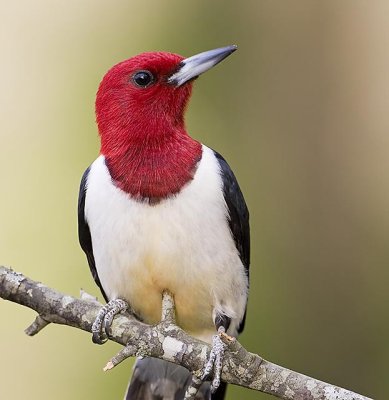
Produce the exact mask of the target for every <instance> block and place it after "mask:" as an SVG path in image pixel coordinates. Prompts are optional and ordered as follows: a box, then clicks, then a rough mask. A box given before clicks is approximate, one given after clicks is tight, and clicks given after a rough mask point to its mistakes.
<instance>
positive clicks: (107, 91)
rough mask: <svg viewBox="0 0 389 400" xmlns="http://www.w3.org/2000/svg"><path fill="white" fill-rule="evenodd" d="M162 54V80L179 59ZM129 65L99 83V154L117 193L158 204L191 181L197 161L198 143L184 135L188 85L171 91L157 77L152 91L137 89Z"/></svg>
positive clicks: (117, 67)
mask: <svg viewBox="0 0 389 400" xmlns="http://www.w3.org/2000/svg"><path fill="white" fill-rule="evenodd" d="M150 54H151V55H150ZM150 54H149V55H148V54H147V53H146V56H147V57H148V58H147V59H146V61H147V62H149V64H150V63H151V61H154V58H155V55H154V53H150ZM165 54H167V55H166V61H165V58H164V59H163V60H162V61H163V62H165V64H166V65H165V64H163V63H162V61H161V55H158V57H159V59H158V60H159V70H158V71H157V72H160V75H161V74H162V73H163V74H165V75H166V74H167V73H168V72H171V69H172V68H174V67H175V66H176V65H177V63H178V62H179V61H180V60H181V59H182V58H181V57H179V56H176V55H172V54H170V53H163V54H162V55H163V56H164V55H165ZM146 56H142V57H144V58H145V57H146ZM153 57H154V58H153ZM149 60H151V61H149ZM146 61H144V62H143V64H142V65H141V67H142V68H141V69H146V68H147V69H149V70H153V69H152V68H153V64H150V65H151V66H150V65H148V64H147V63H146V65H144V64H145V62H146ZM173 61H174V63H173ZM133 62H134V61H133V60H132V59H130V60H127V61H125V62H123V63H121V64H118V65H117V66H115V67H113V68H112V70H110V71H109V72H108V73H107V75H106V76H105V77H104V79H103V81H102V82H101V84H100V87H99V91H98V93H97V98H96V116H97V123H98V127H99V132H100V136H101V154H102V155H104V157H105V160H106V164H107V167H108V169H109V172H110V174H111V176H112V179H113V182H114V183H115V184H116V185H117V186H118V187H119V188H120V189H122V190H123V191H125V192H126V193H128V194H130V195H131V196H132V197H134V198H137V199H142V200H143V199H144V200H149V201H158V200H160V199H162V198H166V197H169V196H171V195H174V194H176V193H178V192H179V191H180V190H181V189H182V187H183V186H185V184H186V183H188V182H189V181H190V180H191V179H192V178H193V176H194V173H195V171H196V167H197V164H198V162H199V160H200V159H201V153H202V149H201V144H200V143H199V142H197V141H195V140H194V139H192V138H191V137H190V136H189V135H188V134H187V133H186V130H185V125H184V117H183V115H184V111H185V108H186V104H187V102H188V100H189V97H190V94H191V89H192V84H191V83H188V84H187V85H183V86H182V87H172V86H171V85H168V84H166V82H165V81H164V80H163V79H162V78H161V80H160V81H158V82H157V83H156V84H155V85H153V86H152V87H150V88H147V89H139V88H136V87H134V86H133V85H132V84H131V83H129V79H130V78H129V76H131V74H132V73H133V71H134V70H136V69H139V67H138V66H137V65H136V66H133V65H132V64H131V63H133ZM137 62H138V64H139V60H137ZM154 64H155V61H154ZM161 71H162V72H161ZM153 72H154V73H155V75H156V76H158V74H157V72H155V71H153Z"/></svg>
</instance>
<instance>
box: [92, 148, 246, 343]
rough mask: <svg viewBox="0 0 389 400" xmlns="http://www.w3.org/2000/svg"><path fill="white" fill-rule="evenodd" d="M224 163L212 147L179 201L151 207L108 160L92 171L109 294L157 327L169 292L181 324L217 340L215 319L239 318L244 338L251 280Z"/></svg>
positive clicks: (101, 264)
mask: <svg viewBox="0 0 389 400" xmlns="http://www.w3.org/2000/svg"><path fill="white" fill-rule="evenodd" d="M222 185H223V184H222V180H221V176H220V171H219V164H218V162H217V160H216V158H215V156H214V153H213V151H212V150H210V149H209V148H207V147H206V146H203V155H202V159H201V161H200V164H199V166H198V169H197V171H196V174H195V176H194V179H193V180H192V181H191V182H190V183H188V184H187V185H186V186H185V187H184V188H183V189H182V190H181V191H180V192H179V194H178V195H176V196H175V197H172V198H170V199H166V200H163V201H161V202H160V203H158V204H156V205H149V204H146V203H141V202H139V201H135V200H133V199H132V198H131V197H130V196H129V195H128V194H127V193H125V192H123V191H122V190H120V189H118V188H117V187H116V186H115V185H114V184H113V183H112V181H111V177H110V175H109V172H108V169H107V167H106V165H105V162H104V157H103V156H100V157H99V158H98V159H97V160H96V161H95V162H94V163H93V164H92V166H91V169H90V173H89V177H88V181H87V192H86V201H85V216H86V220H87V222H88V224H89V227H90V231H91V235H92V244H93V253H94V257H95V262H96V268H97V272H98V275H99V279H100V281H101V284H102V286H103V288H104V291H105V293H106V294H107V296H108V297H109V298H110V299H112V298H117V297H121V298H124V299H126V300H127V301H128V302H129V303H130V304H131V306H132V308H133V309H134V310H135V311H136V312H137V313H138V315H140V316H141V317H142V318H143V319H144V320H145V322H148V323H157V322H158V321H159V320H160V314H161V293H162V291H163V290H164V289H168V290H170V291H171V292H172V293H173V294H174V297H175V302H176V308H177V321H178V323H179V325H180V326H181V327H182V328H184V329H186V330H187V331H188V332H191V333H192V334H194V335H196V336H198V337H201V338H203V339H207V340H209V335H210V334H212V333H213V332H214V329H215V328H214V323H213V317H214V314H215V312H216V311H219V312H220V311H221V312H223V313H224V314H226V315H227V316H229V317H230V318H232V323H231V327H230V329H229V332H230V333H231V334H236V328H237V326H238V325H239V322H240V321H241V319H242V317H243V314H244V309H245V305H246V299H247V277H246V275H245V273H244V268H243V265H242V263H241V261H240V258H239V254H238V252H237V250H236V247H235V244H234V241H233V238H232V236H231V233H230V230H229V226H228V221H227V208H226V204H225V201H224V198H223V190H222Z"/></svg>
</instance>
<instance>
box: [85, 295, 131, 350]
mask: <svg viewBox="0 0 389 400" xmlns="http://www.w3.org/2000/svg"><path fill="white" fill-rule="evenodd" d="M129 309H130V306H129V305H128V303H127V302H125V301H124V300H122V299H114V300H110V301H109V302H108V303H107V304H106V305H105V306H104V307H102V308H101V309H100V311H99V313H98V314H97V317H96V319H95V322H94V323H93V325H92V341H93V343H96V344H103V343H105V342H106V341H107V340H108V336H110V334H111V325H112V321H113V319H114V317H115V316H116V315H117V314H120V313H121V312H123V311H126V310H129Z"/></svg>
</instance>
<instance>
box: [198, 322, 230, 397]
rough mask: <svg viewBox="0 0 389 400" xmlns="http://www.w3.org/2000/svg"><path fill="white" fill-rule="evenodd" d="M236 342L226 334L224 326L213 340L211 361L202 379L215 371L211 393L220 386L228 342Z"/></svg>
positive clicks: (206, 365)
mask: <svg viewBox="0 0 389 400" xmlns="http://www.w3.org/2000/svg"><path fill="white" fill-rule="evenodd" d="M232 340H234V338H232V337H231V336H229V335H227V334H226V331H225V329H224V327H223V326H220V327H219V329H218V330H217V335H215V336H214V337H213V339H212V350H211V353H210V355H209V359H208V361H207V363H206V364H205V366H204V372H203V375H202V377H201V379H202V380H204V379H205V378H206V377H207V376H209V375H210V374H211V372H212V371H213V379H212V383H211V392H212V393H215V392H216V390H217V388H218V387H219V385H220V376H221V372H222V368H223V358H224V351H225V350H226V348H227V344H226V342H227V343H228V342H230V341H232Z"/></svg>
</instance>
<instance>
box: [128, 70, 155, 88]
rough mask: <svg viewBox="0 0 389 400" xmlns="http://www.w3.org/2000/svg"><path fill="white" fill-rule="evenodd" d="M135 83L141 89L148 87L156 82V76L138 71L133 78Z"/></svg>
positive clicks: (148, 72)
mask: <svg viewBox="0 0 389 400" xmlns="http://www.w3.org/2000/svg"><path fill="white" fill-rule="evenodd" d="M132 80H133V82H134V83H135V84H136V85H137V86H140V87H143V88H145V87H147V86H149V85H150V84H152V83H153V82H154V76H153V74H152V73H151V72H150V71H138V72H135V74H134V75H133V77H132Z"/></svg>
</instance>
